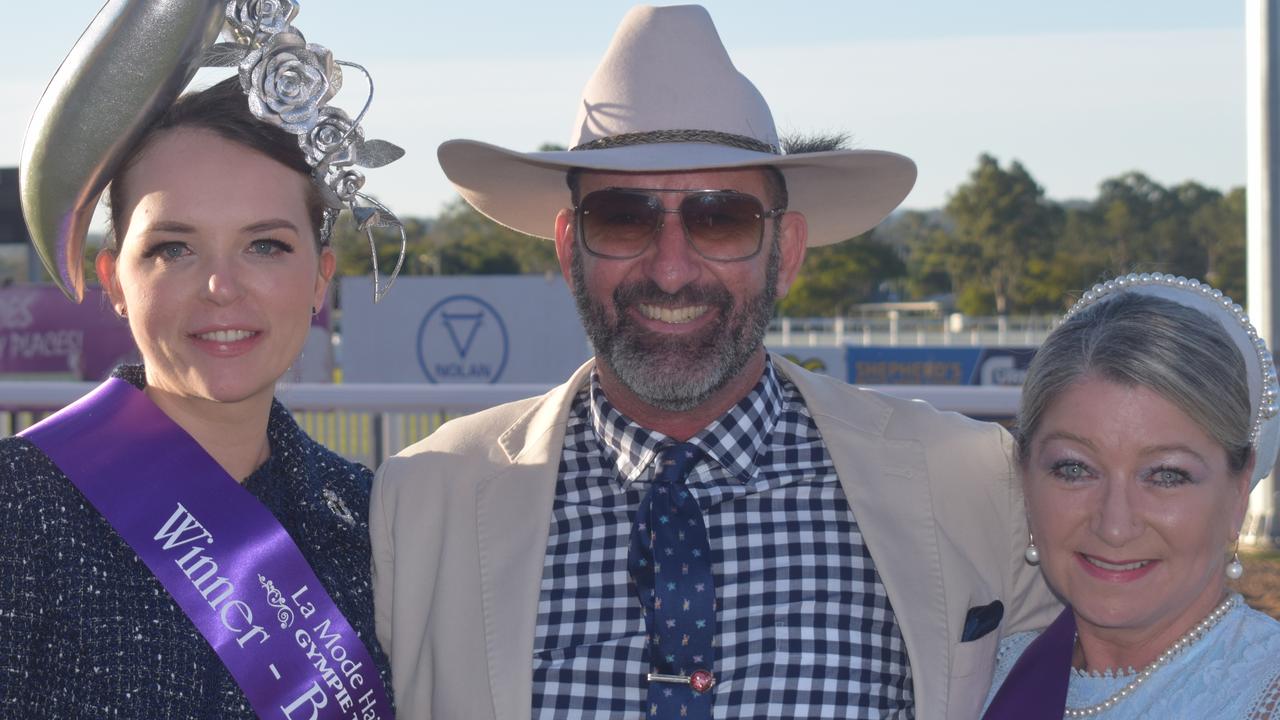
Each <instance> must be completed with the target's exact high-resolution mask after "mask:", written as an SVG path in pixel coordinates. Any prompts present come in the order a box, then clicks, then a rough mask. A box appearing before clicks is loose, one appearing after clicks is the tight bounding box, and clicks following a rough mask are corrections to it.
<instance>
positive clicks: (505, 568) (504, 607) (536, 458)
mask: <svg viewBox="0 0 1280 720" xmlns="http://www.w3.org/2000/svg"><path fill="white" fill-rule="evenodd" d="M590 368H591V363H590V362H588V363H587V364H585V365H583V366H582V367H581V368H579V370H578V371H577V372H576V373H574V375H573V377H572V378H570V380H569V381H568V382H567V383H565V384H564V385H561V386H560V387H558V388H556V389H555V390H552V391H551V393H550V394H549V395H548V396H547V397H546V398H545V400H544V401H542V402H539V403H537V404H536V405H535V406H534V407H533V409H531V410H530V411H529V412H528V413H526V414H525V415H524V416H522V417H521V418H520V419H519V420H517V421H516V422H515V423H514V424H512V425H511V427H510V428H508V429H507V430H506V432H504V433H503V434H502V435H501V436H500V437H499V438H498V446H499V447H498V451H499V452H501V453H503V454H504V455H505V459H506V460H507V461H508V462H509V463H510V464H509V465H508V466H507V467H506V468H505V469H504V470H503V471H501V472H499V473H498V474H496V475H494V476H492V477H490V478H487V479H485V480H483V481H481V482H480V484H479V487H478V488H477V490H476V518H477V523H476V525H477V532H478V533H479V537H478V545H479V548H480V582H481V598H480V601H481V602H482V603H483V609H484V621H485V645H486V647H487V652H488V657H489V678H490V683H491V688H492V690H493V702H494V712H495V717H496V718H498V720H527V718H529V716H530V714H531V711H532V702H533V635H534V631H535V627H536V624H537V618H538V597H539V594H540V592H541V585H542V566H543V562H544V560H545V557H546V549H547V536H548V533H549V531H550V527H551V507H552V504H553V501H554V499H555V488H556V478H557V475H558V473H559V469H560V453H561V450H562V449H563V447H564V434H565V425H566V423H567V420H568V413H569V407H570V405H571V404H572V402H573V397H574V395H575V394H576V393H577V391H578V389H579V388H580V387H581V386H582V383H583V382H585V381H586V378H587V377H588V375H589V372H590Z"/></svg>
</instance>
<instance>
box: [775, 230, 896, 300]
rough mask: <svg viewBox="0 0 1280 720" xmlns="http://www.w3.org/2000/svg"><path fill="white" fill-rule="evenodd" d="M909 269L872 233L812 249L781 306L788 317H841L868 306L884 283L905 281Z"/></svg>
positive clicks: (891, 249)
mask: <svg viewBox="0 0 1280 720" xmlns="http://www.w3.org/2000/svg"><path fill="white" fill-rule="evenodd" d="M906 272H907V267H906V265H905V264H904V263H903V262H902V259H901V258H900V257H898V254H897V253H896V252H894V250H893V248H891V247H889V246H888V245H885V244H884V243H881V242H879V241H878V240H876V239H875V238H874V237H872V233H866V234H863V235H859V236H858V237H856V238H854V239H852V240H848V241H845V242H842V243H836V244H834V245H824V246H822V247H816V248H810V249H809V251H808V254H807V257H806V258H805V261H804V265H803V266H802V267H801V269H800V274H799V276H798V277H797V278H796V281H795V283H794V284H793V285H792V286H791V290H790V292H789V293H788V294H787V296H786V297H785V298H783V299H782V301H781V302H780V303H779V309H780V311H781V312H782V313H783V314H785V315H793V316H815V315H841V314H845V313H847V312H849V311H850V309H851V308H852V307H853V306H854V305H857V304H858V303H862V302H866V301H867V300H868V299H869V297H870V296H871V294H872V293H873V292H874V291H875V290H876V288H877V287H878V286H879V285H880V283H881V282H883V281H886V280H891V279H894V278H898V277H902V276H903V275H905V274H906Z"/></svg>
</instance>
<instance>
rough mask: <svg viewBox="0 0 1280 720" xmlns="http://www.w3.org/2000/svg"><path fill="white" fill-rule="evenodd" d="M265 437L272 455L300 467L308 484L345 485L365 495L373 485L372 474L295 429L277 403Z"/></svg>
mask: <svg viewBox="0 0 1280 720" xmlns="http://www.w3.org/2000/svg"><path fill="white" fill-rule="evenodd" d="M267 433H268V435H269V436H270V439H271V446H272V451H273V452H274V453H276V454H279V455H282V456H285V459H286V460H287V461H288V462H289V463H290V464H300V465H302V466H304V467H305V471H306V473H307V475H308V476H309V477H310V478H311V479H312V480H316V481H318V482H321V483H322V484H323V483H324V482H325V481H346V482H347V483H349V484H352V485H354V486H356V487H361V488H364V491H365V492H366V494H367V493H368V490H369V487H370V486H371V485H372V483H373V471H372V470H370V469H369V468H367V467H365V466H364V465H361V464H360V463H358V462H352V461H351V460H348V459H346V458H344V457H343V456H341V455H339V454H338V453H336V452H334V451H333V450H330V449H329V448H327V447H325V446H324V445H321V444H320V443H319V442H317V441H316V440H315V439H314V438H312V437H311V436H310V435H308V434H307V432H306V431H305V430H303V429H302V427H300V426H299V425H298V422H297V421H296V420H295V419H294V417H293V413H292V412H290V411H289V409H288V408H286V407H285V406H284V405H282V404H281V403H280V401H279V400H276V401H274V402H273V403H272V405H271V417H270V420H269V422H268V425H267Z"/></svg>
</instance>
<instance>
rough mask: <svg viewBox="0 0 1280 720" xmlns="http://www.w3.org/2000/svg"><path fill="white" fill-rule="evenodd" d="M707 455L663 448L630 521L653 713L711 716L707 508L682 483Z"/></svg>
mask: <svg viewBox="0 0 1280 720" xmlns="http://www.w3.org/2000/svg"><path fill="white" fill-rule="evenodd" d="M701 455H702V453H701V451H700V450H698V449H697V448H696V447H694V446H693V445H690V444H688V443H679V444H676V445H672V446H670V447H667V448H665V449H664V450H663V451H662V452H661V454H659V456H658V468H657V471H656V472H655V473H654V480H653V486H652V487H650V488H649V493H648V494H647V495H645V496H644V499H643V500H641V501H640V506H639V507H638V508H636V515H635V519H634V521H633V522H632V526H631V555H630V557H629V558H628V566H629V569H630V571H631V577H632V579H633V580H634V581H635V584H636V593H637V594H638V596H639V598H640V604H641V605H643V606H644V619H645V626H646V628H647V629H648V643H647V650H648V653H647V656H648V659H649V668H650V672H649V674H648V685H649V690H648V698H647V701H646V703H645V716H646V717H649V718H664V719H665V718H675V719H682V718H690V719H694V718H696V719H698V720H709V718H710V717H711V693H710V690H711V686H712V685H714V684H715V676H714V675H713V674H712V672H711V671H712V665H713V663H714V661H715V650H714V648H712V640H713V638H714V637H715V632H716V617H715V610H716V587H715V579H714V578H713V577H712V575H711V547H710V545H708V543H707V529H706V527H705V526H704V525H703V524H702V513H701V511H700V510H699V509H698V501H697V500H696V499H695V498H694V497H693V495H692V494H690V493H689V491H688V490H687V489H686V488H685V486H684V479H685V476H686V475H688V473H689V470H690V469H691V468H692V467H693V466H694V465H695V464H696V463H697V462H698V458H699V457H701Z"/></svg>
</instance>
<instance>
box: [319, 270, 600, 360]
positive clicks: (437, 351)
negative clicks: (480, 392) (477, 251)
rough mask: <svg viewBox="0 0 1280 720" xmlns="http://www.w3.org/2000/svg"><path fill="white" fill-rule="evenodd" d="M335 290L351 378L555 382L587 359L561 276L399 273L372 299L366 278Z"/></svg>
mask: <svg viewBox="0 0 1280 720" xmlns="http://www.w3.org/2000/svg"><path fill="white" fill-rule="evenodd" d="M341 290H342V321H341V334H342V350H341V352H342V360H341V362H342V370H343V376H344V378H345V379H346V380H348V381H350V382H427V383H499V382H510V383H559V382H563V381H564V380H565V379H566V378H568V377H569V375H571V374H572V373H573V371H574V370H576V369H577V368H578V366H579V365H581V364H582V363H583V362H585V361H586V359H587V358H588V357H590V356H591V347H590V345H589V344H588V343H587V336H586V333H584V332H583V330H582V324H581V322H580V321H579V319H578V312H577V309H576V308H575V307H574V303H573V296H572V294H571V293H570V292H569V289H568V286H566V285H565V282H564V279H563V278H561V277H560V276H558V275H556V276H541V275H480V276H476V275H466V276H462V275H458V276H444V277H436V276H431V277H401V278H399V279H398V280H396V283H395V287H394V288H392V290H391V292H390V293H388V294H387V295H386V297H384V298H383V300H382V302H380V303H377V304H374V302H373V283H372V281H371V280H370V279H369V278H364V277H360V278H343V279H342V281H341Z"/></svg>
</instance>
